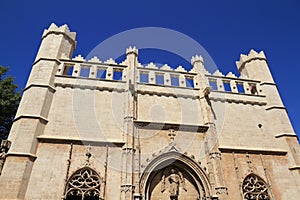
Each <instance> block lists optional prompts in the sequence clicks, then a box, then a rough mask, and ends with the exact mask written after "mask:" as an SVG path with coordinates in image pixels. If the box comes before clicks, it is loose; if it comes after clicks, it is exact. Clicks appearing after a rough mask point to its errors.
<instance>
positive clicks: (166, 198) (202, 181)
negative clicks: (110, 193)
mask: <svg viewBox="0 0 300 200" xmlns="http://www.w3.org/2000/svg"><path fill="white" fill-rule="evenodd" d="M140 188H141V192H142V194H143V196H144V199H145V200H184V199H190V200H200V199H201V200H202V199H205V198H206V197H209V196H210V185H209V181H208V178H207V176H206V174H205V172H204V171H203V169H202V168H201V167H200V166H199V165H198V164H197V163H196V162H194V161H193V160H192V159H190V158H189V157H187V156H185V155H183V154H180V153H178V152H175V151H173V152H168V153H164V154H162V155H160V156H158V157H156V158H155V159H154V160H153V161H151V162H150V163H149V165H148V166H147V167H146V168H145V170H144V172H143V174H142V177H141V180H140Z"/></svg>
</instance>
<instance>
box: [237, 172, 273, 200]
mask: <svg viewBox="0 0 300 200" xmlns="http://www.w3.org/2000/svg"><path fill="white" fill-rule="evenodd" d="M242 189H243V196H244V199H247V200H269V199H270V197H269V195H268V186H267V184H266V183H265V182H264V181H263V180H262V179H261V178H260V177H258V176H257V175H255V174H250V175H248V176H247V177H246V178H245V179H244V182H243V186H242Z"/></svg>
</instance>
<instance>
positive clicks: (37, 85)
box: [23, 84, 56, 93]
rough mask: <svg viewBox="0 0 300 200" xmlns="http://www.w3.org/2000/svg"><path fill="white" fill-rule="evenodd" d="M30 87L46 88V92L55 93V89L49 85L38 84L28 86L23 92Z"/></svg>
mask: <svg viewBox="0 0 300 200" xmlns="http://www.w3.org/2000/svg"><path fill="white" fill-rule="evenodd" d="M32 87H40V88H48V90H49V91H50V92H52V93H54V92H55V91H56V89H55V88H54V87H52V86H51V85H40V84H30V85H29V86H27V87H26V88H25V89H24V90H23V91H24V92H25V91H26V90H29V89H30V88H32Z"/></svg>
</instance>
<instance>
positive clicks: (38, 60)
mask: <svg viewBox="0 0 300 200" xmlns="http://www.w3.org/2000/svg"><path fill="white" fill-rule="evenodd" d="M40 61H54V62H56V63H57V64H58V65H59V64H60V63H61V62H60V61H59V60H57V59H53V58H39V59H37V60H36V61H35V62H34V63H33V64H32V66H34V65H35V64H37V63H38V62H40Z"/></svg>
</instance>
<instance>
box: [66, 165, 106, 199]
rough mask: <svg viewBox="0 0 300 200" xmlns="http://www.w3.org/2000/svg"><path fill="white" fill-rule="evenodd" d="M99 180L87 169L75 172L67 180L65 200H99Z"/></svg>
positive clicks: (96, 175) (97, 176)
mask: <svg viewBox="0 0 300 200" xmlns="http://www.w3.org/2000/svg"><path fill="white" fill-rule="evenodd" d="M100 185H101V179H100V177H99V175H98V174H97V172H95V171H94V170H93V169H91V168H89V167H84V168H81V169H79V170H77V171H76V172H75V173H74V174H73V175H72V176H71V177H70V179H69V180H68V183H67V187H66V193H65V196H66V200H96V199H97V200H99V199H100Z"/></svg>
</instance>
